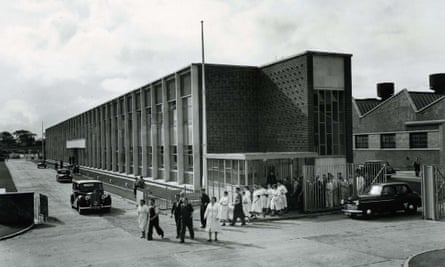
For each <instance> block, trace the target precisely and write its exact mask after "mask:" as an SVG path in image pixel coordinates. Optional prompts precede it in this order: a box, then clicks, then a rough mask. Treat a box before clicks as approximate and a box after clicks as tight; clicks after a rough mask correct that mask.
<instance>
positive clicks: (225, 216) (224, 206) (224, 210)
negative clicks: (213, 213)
mask: <svg viewBox="0 0 445 267" xmlns="http://www.w3.org/2000/svg"><path fill="white" fill-rule="evenodd" d="M229 204H230V201H229V193H228V192H227V191H224V195H223V197H222V198H221V199H220V200H219V207H220V209H219V216H218V217H219V219H220V220H221V222H222V225H223V226H225V225H226V222H227V221H228V220H229Z"/></svg>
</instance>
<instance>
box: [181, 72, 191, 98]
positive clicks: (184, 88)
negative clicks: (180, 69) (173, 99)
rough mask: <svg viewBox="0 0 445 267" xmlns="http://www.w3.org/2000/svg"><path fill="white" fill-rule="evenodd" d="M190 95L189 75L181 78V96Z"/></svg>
mask: <svg viewBox="0 0 445 267" xmlns="http://www.w3.org/2000/svg"><path fill="white" fill-rule="evenodd" d="M191 94H192V82H191V80H190V74H185V75H182V76H181V96H188V95H191Z"/></svg>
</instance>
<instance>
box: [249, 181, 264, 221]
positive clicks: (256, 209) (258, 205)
mask: <svg viewBox="0 0 445 267" xmlns="http://www.w3.org/2000/svg"><path fill="white" fill-rule="evenodd" d="M254 188H255V190H254V191H253V200H252V208H251V211H250V213H251V214H252V216H251V217H252V218H253V219H255V218H256V217H257V216H258V215H260V214H261V213H262V212H263V205H262V201H261V196H262V195H263V191H264V188H259V187H258V186H255V187H254Z"/></svg>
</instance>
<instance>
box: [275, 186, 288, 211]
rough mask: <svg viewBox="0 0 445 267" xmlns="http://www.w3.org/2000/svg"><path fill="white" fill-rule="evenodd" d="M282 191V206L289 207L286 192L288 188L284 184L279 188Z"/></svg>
mask: <svg viewBox="0 0 445 267" xmlns="http://www.w3.org/2000/svg"><path fill="white" fill-rule="evenodd" d="M277 189H278V190H279V191H280V197H281V203H282V205H283V206H282V208H284V209H285V208H287V198H286V194H287V188H286V186H285V185H284V184H282V185H280V186H279V187H278V188H277Z"/></svg>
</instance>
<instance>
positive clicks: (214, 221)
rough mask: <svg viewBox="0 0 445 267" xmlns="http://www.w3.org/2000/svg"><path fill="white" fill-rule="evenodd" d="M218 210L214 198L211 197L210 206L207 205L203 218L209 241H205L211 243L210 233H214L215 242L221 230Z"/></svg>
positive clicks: (218, 207)
mask: <svg viewBox="0 0 445 267" xmlns="http://www.w3.org/2000/svg"><path fill="white" fill-rule="evenodd" d="M219 210H220V206H219V204H218V203H217V202H216V197H212V199H211V201H210V204H209V205H207V208H206V211H205V213H204V217H205V218H206V220H207V226H206V231H207V232H209V239H208V240H207V241H209V242H211V241H212V233H215V241H218V232H219V231H220V230H221V226H220V224H219V216H218V215H219Z"/></svg>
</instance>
